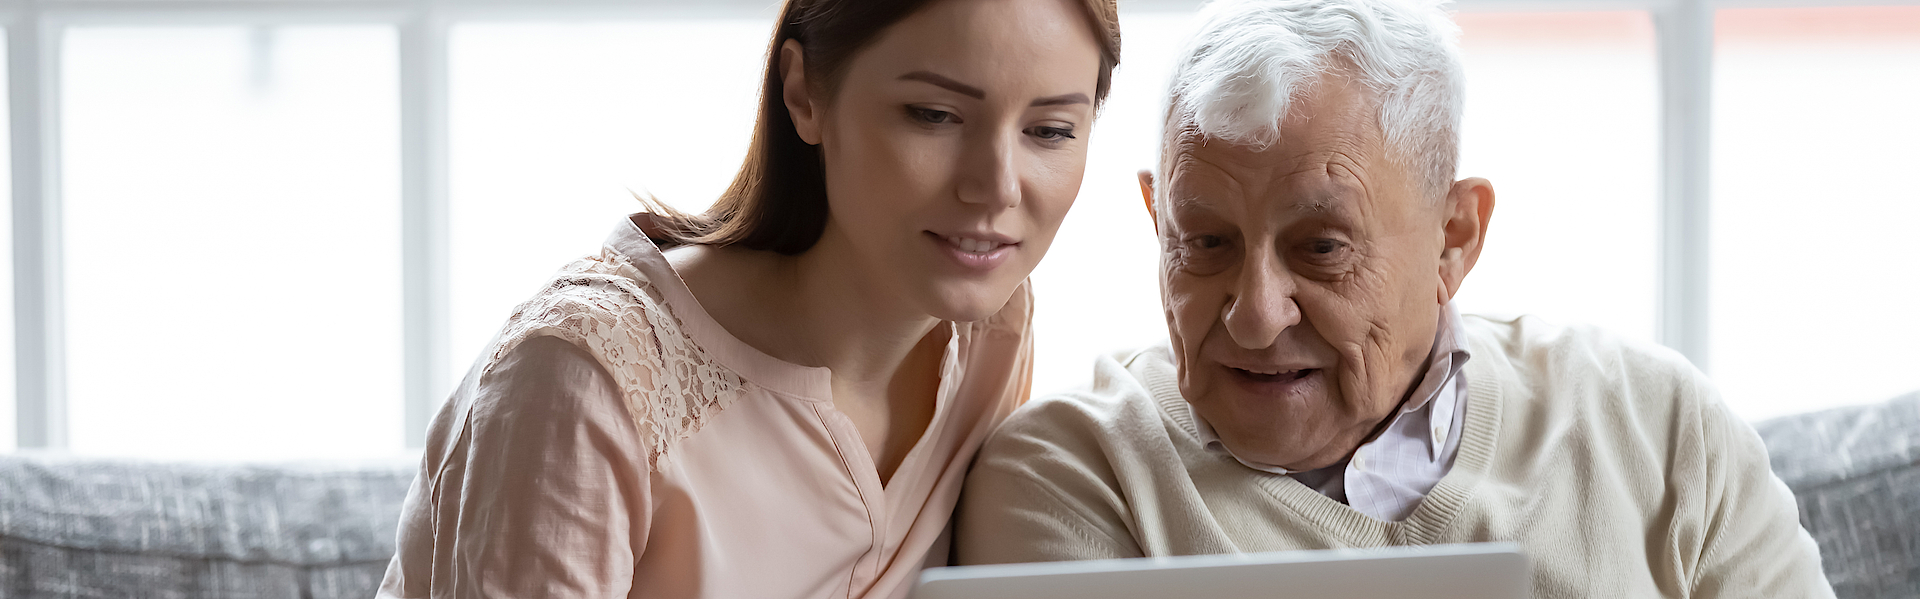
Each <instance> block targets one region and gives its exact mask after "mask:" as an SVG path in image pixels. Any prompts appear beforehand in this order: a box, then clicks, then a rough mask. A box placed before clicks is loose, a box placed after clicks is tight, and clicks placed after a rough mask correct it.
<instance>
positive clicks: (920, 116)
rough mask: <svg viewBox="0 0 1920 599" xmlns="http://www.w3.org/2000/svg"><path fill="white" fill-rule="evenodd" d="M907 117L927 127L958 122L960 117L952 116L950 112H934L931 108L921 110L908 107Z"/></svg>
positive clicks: (915, 107)
mask: <svg viewBox="0 0 1920 599" xmlns="http://www.w3.org/2000/svg"><path fill="white" fill-rule="evenodd" d="M907 116H908V117H910V118H912V119H913V120H915V121H919V122H921V123H926V124H928V125H945V124H948V123H957V122H959V121H960V117H957V116H954V114H953V113H951V112H947V111H945V110H934V109H932V108H921V107H919V106H908V107H907Z"/></svg>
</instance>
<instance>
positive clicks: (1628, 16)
mask: <svg viewBox="0 0 1920 599" xmlns="http://www.w3.org/2000/svg"><path fill="white" fill-rule="evenodd" d="M1457 20H1458V21H1459V23H1460V26H1461V46H1462V49H1463V50H1464V51H1465V56H1464V57H1463V58H1464V62H1465V63H1466V71H1467V72H1466V74H1467V104H1466V119H1465V123H1464V124H1463V126H1462V131H1461V145H1462V147H1461V152H1460V153H1461V164H1460V176H1462V177H1485V178H1487V180H1489V181H1491V182H1492V183H1493V189H1494V205H1495V206H1494V211H1493V221H1492V224H1491V225H1490V227H1489V230H1488V234H1487V245H1486V249H1485V250H1483V251H1482V253H1481V255H1480V262H1479V263H1478V264H1477V265H1476V266H1475V267H1474V270H1473V272H1472V273H1470V274H1469V275H1468V276H1467V279H1466V282H1465V283H1464V284H1462V286H1461V289H1460V295H1459V297H1458V298H1457V299H1458V301H1459V303H1460V305H1461V306H1462V308H1463V310H1464V311H1466V312H1469V313H1486V314H1531V315H1535V316H1540V317H1543V318H1546V319H1548V320H1552V321H1555V322H1560V323H1585V324H1594V325H1598V326H1601V327H1604V328H1606V329H1609V330H1611V331H1613V332H1615V333H1618V334H1620V335H1624V336H1627V337H1631V338H1635V339H1640V340H1644V341H1653V340H1654V333H1655V331H1654V310H1655V308H1656V306H1657V304H1658V296H1657V290H1656V289H1655V285H1656V283H1657V282H1658V281H1657V280H1656V277H1655V274H1656V270H1655V268H1656V266H1657V262H1656V260H1657V257H1658V250H1659V242H1658V239H1657V237H1656V232H1657V230H1658V229H1657V225H1658V224H1659V223H1658V220H1657V218H1658V212H1657V210H1658V207H1659V204H1658V200H1659V193H1658V192H1659V190H1658V189H1657V172H1656V171H1657V168H1658V166H1659V146H1658V135H1659V128H1658V126H1659V113H1658V100H1659V89H1658V88H1657V87H1656V84H1657V77H1656V76H1655V64H1654V39H1653V23H1652V21H1651V20H1650V19H1649V18H1648V16H1647V15H1646V13H1639V12H1621V13H1526V14H1516V13H1497V14H1488V13H1467V14H1461V15H1459V16H1458V18H1457Z"/></svg>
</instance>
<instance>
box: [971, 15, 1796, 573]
mask: <svg viewBox="0 0 1920 599" xmlns="http://www.w3.org/2000/svg"><path fill="white" fill-rule="evenodd" d="M1201 21H1202V26H1201V30H1200V31H1199V32H1198V33H1197V34H1196V36H1195V37H1194V38H1193V41H1191V42H1190V43H1189V45H1188V47H1187V49H1186V51H1185V54H1184V56H1182V57H1181V59H1180V62H1179V65H1178V67H1177V70H1176V72H1175V76H1174V80H1173V83H1172V89H1171V93H1170V100H1169V101H1170V106H1169V108H1168V110H1167V113H1166V114H1167V121H1166V130H1165V131H1166V134H1165V143H1164V145H1163V148H1162V152H1163V153H1162V157H1161V160H1160V164H1159V169H1158V172H1157V176H1154V175H1149V174H1147V173H1142V181H1141V182H1142V189H1143V191H1144V192H1145V193H1146V195H1147V203H1148V207H1149V209H1150V211H1151V212H1152V214H1153V217H1154V222H1155V225H1156V227H1157V230H1158V232H1159V238H1160V243H1161V248H1162V254H1161V273H1160V283H1161V291H1162V299H1163V301H1164V304H1165V308H1166V315H1167V326H1168V329H1169V332H1170V333H1171V335H1170V339H1169V343H1167V344H1165V345H1160V346H1156V347H1150V348H1147V349H1144V350H1140V351H1136V352H1129V353H1123V354H1119V355H1114V356H1111V357H1107V358H1102V359H1100V360H1099V361H1098V362H1097V363H1096V365H1095V369H1094V380H1093V384H1092V386H1091V387H1090V388H1088V389H1085V390H1082V391H1077V392H1072V393H1067V394H1064V395H1058V396H1053V397H1048V398H1044V399H1041V400H1039V401H1036V402H1034V403H1033V404H1032V405H1029V406H1027V407H1026V408H1024V409H1023V410H1022V411H1021V412H1019V413H1018V414H1017V415H1015V416H1014V417H1013V419H1012V420H1010V421H1009V422H1008V423H1007V424H1006V425H1005V426H1004V427H1003V428H1002V429H1001V430H1000V431H999V432H998V433H996V434H995V436H994V437H993V438H992V439H991V440H990V441H989V442H988V443H987V445H986V447H985V449H983V450H982V452H981V454H980V456H979V458H978V461H977V462H976V464H975V466H974V469H973V471H972V474H971V476H970V478H969V479H968V482H967V488H966V491H965V494H964V498H963V499H962V504H961V508H960V512H959V516H958V521H957V528H956V531H957V535H958V536H957V539H956V546H957V549H958V558H959V560H960V561H961V562H962V563H1000V562H1023V561H1048V560H1076V559H1094V558H1118V557H1138V556H1166V555H1186V554H1205V553H1225V552H1235V551H1273V550H1290V549H1324V548H1337V547H1382V546H1391V545H1425V544H1438V543H1466V542H1481V541H1507V542H1513V543H1516V544H1518V545H1519V546H1520V547H1521V548H1522V549H1523V550H1524V551H1525V552H1526V554H1527V555H1528V556H1529V557H1530V558H1531V560H1532V561H1533V568H1534V595H1535V596H1536V597H1543V598H1544V597H1596V598H1598V597H1608V598H1612V597H1656V596H1664V597H1830V596H1832V590H1831V589H1830V588H1829V587H1828V585H1827V583H1826V580H1825V578H1824V576H1823V575H1822V573H1821V569H1820V557H1819V553H1818V549H1817V547H1816V546H1815V545H1814V542H1813V540H1812V539H1811V538H1810V537H1809V536H1808V535H1807V534H1806V533H1805V532H1804V531H1803V530H1801V528H1800V527H1799V524H1798V521H1797V520H1796V518H1795V510H1794V504H1793V497H1792V495H1791V494H1790V492H1789V491H1788V490H1787V488H1786V487H1785V486H1784V485H1782V484H1781V483H1780V481H1779V480H1778V479H1776V478H1775V477H1774V476H1773V474H1772V473H1771V471H1770V470H1769V469H1768V466H1767V458H1766V450H1765V449H1764V447H1763V446H1762V445H1761V443H1760V439H1759V437H1758V436H1757V435H1755V434H1754V432H1753V430H1752V429H1751V428H1749V427H1748V426H1747V425H1746V424H1745V423H1743V422H1742V421H1741V420H1740V419H1738V418H1736V417H1735V416H1733V415H1732V414H1731V413H1729V412H1728V410H1727V409H1726V407H1725V406H1724V405H1722V404H1721V402H1720V399H1719V398H1718V394H1717V392H1716V391H1715V390H1714V387H1713V385H1712V384H1711V383H1710V382H1709V381H1708V380H1707V379H1706V377H1705V376H1703V375H1702V374H1701V373H1700V372H1699V371H1697V370H1695V369H1694V368H1693V367H1692V366H1690V365H1689V364H1688V363H1687V361H1686V360H1685V359H1684V358H1682V357H1681V356H1679V355H1677V354H1675V353H1674V352H1671V351H1668V350H1665V349H1662V348H1658V347H1651V346H1645V345H1640V344H1636V343H1632V342H1629V341H1625V340H1622V339H1619V338H1616V337H1611V336H1608V335H1606V334H1605V333H1602V332H1599V331H1596V330H1592V329H1585V328H1567V327H1560V326H1555V325H1551V324H1547V323H1544V322H1541V321H1539V320H1537V319H1533V318H1519V319H1514V320H1494V319H1485V318H1478V317H1463V316H1461V315H1459V314H1458V313H1457V312H1456V311H1455V309H1454V307H1453V304H1452V303H1451V298H1453V297H1454V294H1455V293H1456V292H1457V291H1458V290H1459V289H1460V285H1461V282H1462V281H1463V280H1464V279H1465V278H1466V276H1467V273H1468V271H1470V270H1472V268H1473V265H1474V262H1475V260H1476V259H1477V258H1478V257H1479V255H1480V251H1481V248H1482V247H1484V244H1485V241H1486V239H1487V237H1486V234H1487V230H1488V229H1487V225H1488V222H1489V220H1490V218H1491V216H1492V213H1493V207H1494V196H1493V189H1492V187H1491V186H1490V184H1489V183H1488V182H1487V181H1486V180H1485V179H1477V178H1470V179H1463V180H1459V181H1455V180H1454V163H1455V156H1456V154H1457V150H1458V139H1457V130H1458V125H1459V122H1460V106H1461V100H1460V98H1461V87H1462V85H1461V72H1460V66H1459V59H1458V57H1457V49H1456V48H1455V46H1454V41H1453V37H1454V35H1455V31H1456V30H1455V28H1454V26H1453V25H1452V23H1451V21H1450V20H1449V19H1448V17H1447V15H1446V14H1445V12H1444V11H1443V10H1442V9H1441V8H1440V7H1438V6H1433V5H1425V6H1416V5H1413V4H1408V3H1403V2H1400V1H1398V0H1277V1H1274V0H1269V1H1246V2H1227V3H1216V4H1214V5H1212V6H1209V7H1208V9H1207V11H1206V12H1205V13H1204V14H1203V16H1202V17H1201ZM1569 292H1570V293H1578V292H1579V291H1578V290H1569Z"/></svg>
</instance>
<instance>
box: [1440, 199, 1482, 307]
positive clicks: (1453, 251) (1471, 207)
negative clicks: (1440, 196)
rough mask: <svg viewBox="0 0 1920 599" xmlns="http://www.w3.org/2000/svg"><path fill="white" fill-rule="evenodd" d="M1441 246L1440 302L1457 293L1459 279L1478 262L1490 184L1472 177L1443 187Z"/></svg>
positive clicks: (1464, 277)
mask: <svg viewBox="0 0 1920 599" xmlns="http://www.w3.org/2000/svg"><path fill="white" fill-rule="evenodd" d="M1446 211H1447V214H1446V219H1447V222H1446V224H1445V225H1444V226H1445V229H1444V232H1443V233H1442V235H1443V236H1444V237H1445V246H1444V247H1442V248H1441V250H1440V284H1441V285H1440V289H1439V292H1440V297H1439V298H1438V299H1439V300H1440V303H1442V304H1444V303H1447V302H1449V301H1452V300H1453V296H1454V295H1456V294H1458V293H1460V282H1461V281H1464V280H1466V278H1467V273H1468V272H1469V271H1472V270H1473V265H1474V264H1475V263H1477V262H1479V261H1480V249H1481V248H1483V247H1486V242H1487V225H1488V224H1489V223H1491V222H1492V221H1493V184H1492V183H1489V182H1488V181H1487V180H1486V179H1482V178H1479V177H1472V178H1467V179H1461V180H1459V181H1456V182H1454V184H1453V188H1452V189H1449V190H1447V203H1446Z"/></svg>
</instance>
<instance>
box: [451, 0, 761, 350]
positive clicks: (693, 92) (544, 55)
mask: <svg viewBox="0 0 1920 599" xmlns="http://www.w3.org/2000/svg"><path fill="white" fill-rule="evenodd" d="M773 20H774V17H773V16H772V15H768V16H766V17H765V18H764V19H762V18H752V19H696V20H660V21H646V22H622V23H595V24H574V23H568V24H524V23H513V24H463V25H459V26H456V27H455V28H454V29H453V33H452V46H451V61H452V62H451V68H452V74H451V85H452V100H451V102H452V112H451V119H452V123H451V125H452V140H451V141H452V144H453V145H452V154H451V159H452V188H451V200H450V202H451V207H450V210H451V212H450V218H451V227H452V230H451V237H452V251H451V252H450V256H451V261H452V264H451V268H452V289H453V293H452V298H453V299H452V302H453V306H452V316H451V320H452V329H453V330H452V356H451V359H450V360H449V362H450V367H451V371H452V372H451V377H452V378H451V380H453V381H458V380H459V377H460V376H462V375H464V373H465V372H466V370H467V368H468V367H469V366H470V365H471V364H472V361H473V359H474V358H475V357H476V356H478V355H479V353H480V351H481V350H482V346H483V345H484V344H485V343H486V342H487V340H488V339H490V338H492V336H493V333H494V332H495V331H496V330H498V329H499V328H500V325H501V323H502V322H504V321H505V320H506V318H507V315H508V314H511V313H512V311H513V307H514V306H515V305H518V304H519V303H520V302H522V301H525V300H526V299H527V298H528V297H530V296H532V294H533V292H534V291H535V290H537V289H538V288H539V286H540V284H541V283H543V282H545V281H546V279H547V277H549V276H551V275H552V274H553V272H554V271H555V270H558V269H559V268H560V267H561V266H563V265H565V264H566V263H568V262H571V261H573V260H574V259H576V258H579V257H581V256H584V255H586V254H588V253H591V252H593V251H595V250H597V249H598V248H599V247H600V242H601V241H602V240H604V239H605V238H606V236H607V233H608V232H610V231H612V230H613V226H614V225H615V224H616V223H618V222H619V219H620V218H621V217H622V216H624V215H626V214H629V213H632V212H637V211H639V209H640V205H639V204H638V203H637V202H635V201H634V199H633V196H632V195H631V194H630V193H629V190H631V191H632V192H639V193H652V194H655V195H656V196H658V197H660V198H661V199H663V200H666V201H667V202H669V203H670V204H672V205H674V206H675V207H678V208H680V209H682V210H690V211H701V210H705V209H706V207H707V206H708V205H710V204H711V203H712V202H713V199H714V198H715V197H716V196H718V195H719V194H720V192H722V191H724V190H725V189H726V187H727V184H728V183H731V182H732V180H733V173H734V170H735V169H737V168H739V166H740V160H741V158H742V156H744V155H745V153H746V147H747V139H748V136H749V135H750V134H751V133H752V132H753V119H754V114H755V107H756V106H757V99H758V97H759V94H760V85H759V83H760V75H761V68H762V64H763V63H762V60H763V59H762V55H763V53H764V52H765V51H766V44H767V35H768V32H769V31H770V28H771V27H772V25H771V24H772V22H773ZM688 48H699V49H700V50H699V51H697V52H689V51H688V50H687V49H688Z"/></svg>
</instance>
